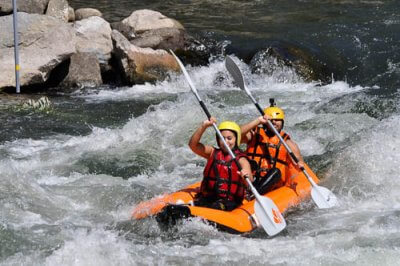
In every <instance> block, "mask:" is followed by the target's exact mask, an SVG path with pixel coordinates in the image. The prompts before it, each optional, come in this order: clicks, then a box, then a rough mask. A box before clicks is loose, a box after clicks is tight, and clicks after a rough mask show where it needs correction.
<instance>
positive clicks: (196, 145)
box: [189, 117, 217, 159]
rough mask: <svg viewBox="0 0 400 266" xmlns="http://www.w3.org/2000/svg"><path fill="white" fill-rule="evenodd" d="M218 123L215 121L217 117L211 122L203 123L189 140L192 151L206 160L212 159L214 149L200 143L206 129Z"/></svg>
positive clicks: (212, 118)
mask: <svg viewBox="0 0 400 266" xmlns="http://www.w3.org/2000/svg"><path fill="white" fill-rule="evenodd" d="M216 122H217V120H216V119H215V117H211V118H210V120H205V121H203V122H202V123H201V125H200V127H199V128H197V130H196V131H195V132H194V133H193V135H192V137H191V138H190V140H189V147H190V149H191V150H192V151H193V152H194V153H196V154H197V155H199V156H201V157H203V158H206V159H208V158H210V155H211V153H212V152H213V150H214V148H213V147H212V146H210V145H204V144H203V143H201V142H200V139H201V136H203V134H204V132H205V131H206V129H207V128H208V127H210V126H212V124H213V123H216Z"/></svg>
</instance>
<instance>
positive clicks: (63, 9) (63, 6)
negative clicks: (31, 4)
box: [46, 0, 69, 22]
mask: <svg viewBox="0 0 400 266" xmlns="http://www.w3.org/2000/svg"><path fill="white" fill-rule="evenodd" d="M46 15H48V16H52V17H55V18H58V19H61V20H62V21H64V22H68V19H69V5H68V1H67V0H50V1H49V4H48V6H47V10H46Z"/></svg>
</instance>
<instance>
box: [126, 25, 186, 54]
mask: <svg viewBox="0 0 400 266" xmlns="http://www.w3.org/2000/svg"><path fill="white" fill-rule="evenodd" d="M185 34H186V33H185V31H184V30H182V29H177V28H161V29H155V30H149V31H146V32H144V33H142V34H140V35H139V36H138V37H137V38H135V39H133V40H132V41H131V42H132V44H134V45H136V46H139V47H150V48H153V49H164V50H169V49H172V50H176V49H183V48H184V42H185Z"/></svg>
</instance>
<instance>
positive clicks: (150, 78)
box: [112, 30, 179, 84]
mask: <svg viewBox="0 0 400 266" xmlns="http://www.w3.org/2000/svg"><path fill="white" fill-rule="evenodd" d="M112 38H113V42H114V54H115V57H116V60H117V61H118V63H119V66H120V68H121V71H122V73H124V77H125V79H126V80H125V81H126V82H127V83H129V84H137V83H144V82H154V81H156V80H163V79H165V78H166V77H167V75H168V72H169V71H175V72H177V71H179V65H178V64H177V62H176V61H175V59H174V57H173V56H172V55H170V54H169V53H167V52H166V51H164V50H154V49H151V48H140V47H138V46H135V45H133V44H131V43H130V42H129V41H128V39H126V38H125V37H124V36H123V35H122V34H121V33H120V32H118V31H116V30H113V31H112Z"/></svg>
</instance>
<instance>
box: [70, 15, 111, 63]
mask: <svg viewBox="0 0 400 266" xmlns="http://www.w3.org/2000/svg"><path fill="white" fill-rule="evenodd" d="M74 29H75V31H76V36H77V40H76V50H77V51H78V52H80V53H94V54H95V55H96V56H97V58H98V59H99V62H100V65H101V67H102V68H108V60H109V59H110V58H111V52H112V50H113V45H112V40H111V27H110V24H109V23H108V22H107V21H105V20H104V19H103V18H101V17H90V18H86V19H83V20H79V21H76V22H75V23H74Z"/></svg>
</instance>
